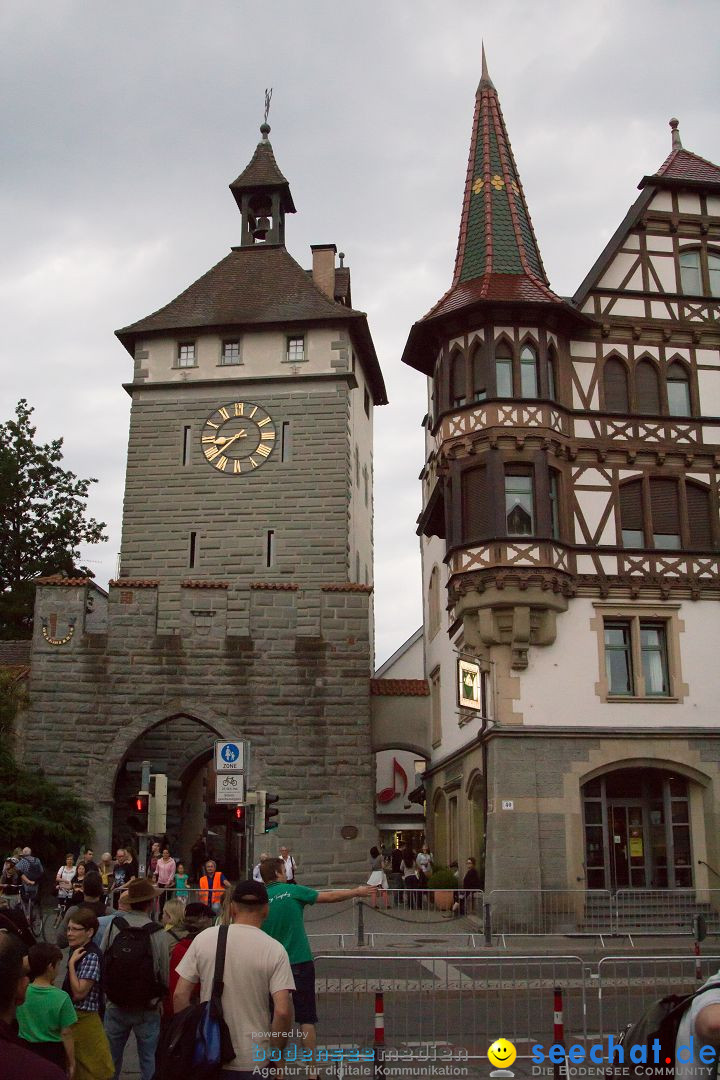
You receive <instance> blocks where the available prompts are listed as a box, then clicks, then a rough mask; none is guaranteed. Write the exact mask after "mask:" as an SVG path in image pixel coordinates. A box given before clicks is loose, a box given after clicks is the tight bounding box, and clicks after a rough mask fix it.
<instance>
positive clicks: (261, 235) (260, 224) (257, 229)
mask: <svg viewBox="0 0 720 1080" xmlns="http://www.w3.org/2000/svg"><path fill="white" fill-rule="evenodd" d="M269 231H270V218H269V217H265V216H263V217H259V218H256V219H255V225H254V226H253V231H252V234H253V239H254V240H264V239H265V237H266V236H267V234H268V232H269Z"/></svg>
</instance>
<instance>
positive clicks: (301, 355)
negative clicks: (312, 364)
mask: <svg viewBox="0 0 720 1080" xmlns="http://www.w3.org/2000/svg"><path fill="white" fill-rule="evenodd" d="M287 359H288V363H289V364H300V363H302V362H303V360H304V359H305V338H304V336H303V335H302V334H294V335H293V336H292V337H289V338H288V339H287Z"/></svg>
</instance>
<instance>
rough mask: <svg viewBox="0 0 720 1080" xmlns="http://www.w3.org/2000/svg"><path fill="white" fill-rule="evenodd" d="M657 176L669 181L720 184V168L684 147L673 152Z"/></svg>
mask: <svg viewBox="0 0 720 1080" xmlns="http://www.w3.org/2000/svg"><path fill="white" fill-rule="evenodd" d="M655 175H656V176H664V177H666V179H668V180H693V181H696V182H699V183H708V184H720V168H718V166H717V165H713V163H712V161H707V159H706V158H702V157H700V156H699V155H698V154H693V153H692V152H691V151H690V150H685V149H684V148H683V147H678V148H677V149H675V150H673V151H671V153H670V154H669V155H668V157H666V158H665V161H664V162H663V163H662V165H661V166H660V168H659V169H658V171H657V173H656V174H655Z"/></svg>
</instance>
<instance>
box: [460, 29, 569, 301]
mask: <svg viewBox="0 0 720 1080" xmlns="http://www.w3.org/2000/svg"><path fill="white" fill-rule="evenodd" d="M492 273H496V274H527V275H528V276H530V277H535V278H538V279H539V280H540V281H542V282H543V283H544V284H545V285H547V284H548V280H547V277H546V275H545V270H544V268H543V264H542V259H541V258H540V252H539V250H538V246H537V241H536V239H535V234H534V233H533V228H532V225H531V223H530V215H529V213H528V209H527V204H526V202H525V196H524V194H523V190H522V184H521V183H520V176H519V174H518V170H517V165H516V164H515V159H514V157H513V153H512V150H511V148H510V140H509V139H508V134H507V129H506V127H505V121H504V120H503V115H502V112H501V110H500V102H499V101H498V95H497V90H496V89H495V87H494V86H493V83H492V80H491V78H490V75H489V74H488V68H487V59H486V57H485V46H484V45H483V49H482V76H481V78H480V84H479V86H478V88H477V94H476V96H475V118H474V121H473V132H472V142H471V144H470V157H469V160H468V171H467V179H466V181H465V199H464V202H463V213H462V221H461V224H460V238H459V240H458V250H457V257H456V260H455V275H454V280H453V284H457V283H458V282H460V281H468V280H470V279H471V278H476V277H480V276H481V275H482V274H492Z"/></svg>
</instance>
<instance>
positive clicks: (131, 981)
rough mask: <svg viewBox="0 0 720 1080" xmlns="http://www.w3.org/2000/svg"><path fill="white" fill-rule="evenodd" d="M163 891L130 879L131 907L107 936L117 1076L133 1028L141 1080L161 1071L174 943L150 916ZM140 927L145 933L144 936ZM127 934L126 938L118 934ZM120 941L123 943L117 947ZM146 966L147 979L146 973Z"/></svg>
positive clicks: (109, 1020)
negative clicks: (158, 1061)
mask: <svg viewBox="0 0 720 1080" xmlns="http://www.w3.org/2000/svg"><path fill="white" fill-rule="evenodd" d="M160 892H161V890H160V889H156V888H155V887H154V886H153V885H152V883H151V882H150V881H148V879H147V878H136V879H135V880H133V881H131V882H129V884H128V887H127V889H126V890H125V892H124V893H123V897H124V898H125V900H126V903H127V906H128V909H129V910H128V911H127V912H126V913H124V914H122V915H119V916H116V917H115V918H114V919H113V920H112V922H111V923H110V924H109V925H108V928H107V930H106V931H105V936H104V938H103V941H102V951H103V956H104V960H105V977H104V987H105V994H106V998H107V1006H106V1009H105V1032H106V1034H107V1037H108V1042H109V1043H110V1053H111V1054H112V1059H113V1064H114V1065H115V1080H118V1077H119V1076H120V1072H121V1070H122V1061H123V1053H124V1051H125V1044H126V1042H127V1041H128V1038H129V1036H130V1032H131V1031H132V1032H134V1034H135V1040H136V1042H137V1048H138V1058H139V1060H140V1077H141V1080H152V1077H153V1075H154V1073H155V1051H156V1049H157V1043H158V1038H159V1036H160V1004H161V1001H162V999H163V997H164V994H165V991H166V990H167V987H168V984H169V981H170V945H171V944H174V942H173V941H172V938H170V936H169V935H168V934H162V933H158V931H160V930H161V929H162V928H161V927H160V926H159V925H158V924H157V923H154V922H153V921H152V919H151V917H150V913H151V911H152V908H153V904H154V903H155V899H156V897H157V896H159V895H160ZM139 931H144V933H143V934H142V935H141V934H140V933H139ZM121 934H122V935H123V940H122V942H121V943H120V942H117V939H118V937H119V936H120V935H121ZM116 942H117V947H116V948H113V945H114V943H116ZM121 945H122V948H121ZM146 970H147V972H148V976H149V977H147V978H145V977H143V973H144V972H145V971H146ZM150 971H152V975H151V976H150Z"/></svg>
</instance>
